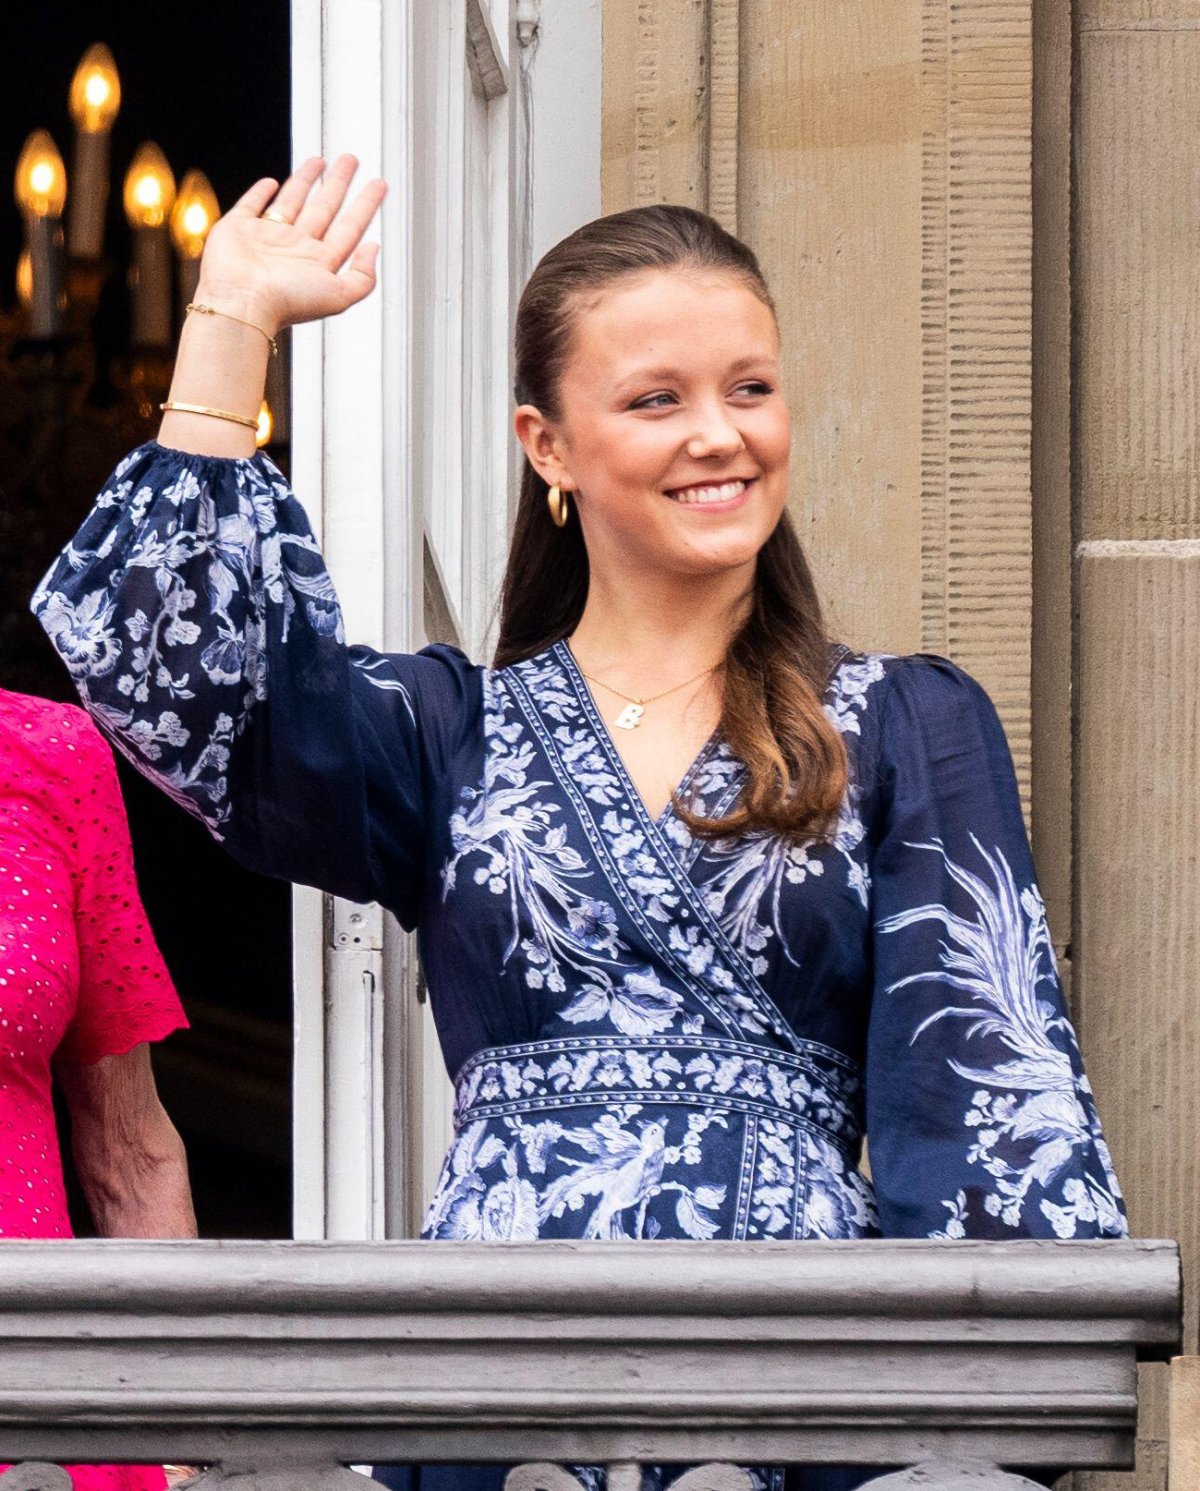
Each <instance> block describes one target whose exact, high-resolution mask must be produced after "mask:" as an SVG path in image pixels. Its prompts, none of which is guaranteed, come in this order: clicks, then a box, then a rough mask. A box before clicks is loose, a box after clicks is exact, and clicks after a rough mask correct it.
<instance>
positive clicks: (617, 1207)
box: [538, 1113, 667, 1238]
mask: <svg viewBox="0 0 1200 1491" xmlns="http://www.w3.org/2000/svg"><path fill="white" fill-rule="evenodd" d="M563 1139H564V1140H567V1141H569V1142H570V1143H572V1144H577V1145H578V1146H579V1148H580V1149H582V1150H583V1151H584V1152H585V1154H589V1155H594V1156H595V1158H594V1159H592V1160H584V1159H579V1158H575V1157H573V1156H563V1157H562V1159H563V1163H564V1164H566V1165H568V1166H569V1167H570V1169H569V1171H568V1173H567V1174H566V1175H561V1176H559V1178H558V1179H557V1180H556V1181H554V1182H553V1183H552V1184H551V1185H549V1186H548V1187H547V1188H546V1192H545V1194H544V1195H543V1196H542V1199H541V1203H540V1205H539V1207H538V1213H539V1216H540V1218H541V1220H543V1221H544V1220H545V1219H546V1218H547V1217H550V1216H561V1215H562V1212H563V1210H564V1209H567V1210H570V1211H578V1210H579V1209H580V1207H582V1206H583V1204H584V1202H585V1201H586V1199H587V1198H588V1197H591V1196H596V1197H598V1198H599V1200H598V1202H597V1205H596V1208H595V1210H594V1211H593V1212H592V1214H591V1216H590V1217H589V1218H588V1221H587V1225H586V1227H585V1228H584V1231H583V1236H584V1237H589V1238H620V1237H629V1236H630V1235H631V1234H630V1233H629V1232H628V1231H627V1230H626V1227H625V1223H624V1220H623V1218H622V1213H624V1212H626V1211H629V1210H631V1209H632V1208H634V1207H637V1208H640V1211H641V1215H640V1216H639V1218H638V1225H637V1228H636V1230H635V1231H634V1232H633V1234H632V1235H633V1236H635V1237H636V1236H639V1235H640V1233H641V1231H642V1226H643V1224H644V1220H645V1208H646V1205H647V1204H648V1203H649V1201H650V1200H651V1199H652V1198H653V1197H654V1196H655V1195H656V1194H657V1192H658V1190H659V1189H660V1186H661V1182H662V1176H663V1169H664V1166H665V1164H666V1139H667V1136H666V1128H665V1126H664V1125H663V1124H662V1123H646V1124H643V1125H642V1126H641V1129H640V1132H638V1133H633V1132H631V1131H630V1130H629V1129H626V1128H623V1127H622V1126H621V1123H620V1121H619V1119H618V1118H617V1117H616V1115H615V1114H611V1113H606V1114H605V1115H604V1117H603V1118H601V1119H600V1121H599V1122H598V1123H597V1124H595V1125H594V1127H592V1128H590V1129H568V1130H567V1131H566V1133H564V1134H563Z"/></svg>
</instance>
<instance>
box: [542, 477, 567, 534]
mask: <svg viewBox="0 0 1200 1491" xmlns="http://www.w3.org/2000/svg"><path fill="white" fill-rule="evenodd" d="M546 501H547V503H548V504H549V506H550V516H551V517H552V518H553V519H554V526H555V527H556V528H565V527H566V526H567V519H568V518H569V517H570V515H571V509H570V508H569V507H568V506H567V494H566V493H565V492H564V491H563V489H562V488H561V487H560V486H557V485H555V486H553V487H551V488H550V490H549V491H548V492H547V493H546Z"/></svg>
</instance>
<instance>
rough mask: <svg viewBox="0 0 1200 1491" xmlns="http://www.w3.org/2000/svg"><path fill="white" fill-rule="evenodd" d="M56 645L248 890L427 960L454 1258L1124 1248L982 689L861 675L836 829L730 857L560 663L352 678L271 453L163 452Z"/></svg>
mask: <svg viewBox="0 0 1200 1491" xmlns="http://www.w3.org/2000/svg"><path fill="white" fill-rule="evenodd" d="M35 609H36V611H37V613H38V615H39V617H40V619H41V621H42V624H43V626H44V627H45V629H46V631H47V633H48V634H49V636H50V638H51V640H52V641H53V642H54V644H55V646H56V647H57V648H58V650H59V652H60V653H61V655H62V656H63V658H64V660H65V661H66V663H67V665H68V666H69V667H70V669H71V671H72V673H73V674H74V676H75V679H76V682H77V683H78V685H79V688H80V692H81V694H82V696H83V698H84V701H85V703H86V704H87V705H88V707H89V708H90V709H91V711H92V713H93V715H94V716H95V718H96V719H97V720H98V721H99V723H100V724H101V725H102V726H103V727H104V729H105V730H106V731H107V732H108V733H109V734H110V735H111V736H112V738H113V739H114V741H115V742H116V743H117V745H118V746H119V747H120V748H121V749H122V750H123V751H125V753H126V754H127V755H128V756H129V757H130V759H131V760H132V761H133V762H134V763H135V765H137V766H138V767H139V768H140V769H141V770H142V771H143V772H144V773H145V774H146V775H148V776H149V777H151V778H152V779H153V780H154V781H155V782H157V783H158V785H159V786H160V787H162V788H163V790H164V791H166V792H167V793H169V794H170V795H171V796H172V797H173V798H174V799H175V800H176V801H177V802H179V803H181V804H182V805H183V806H184V807H186V808H187V809H188V810H189V811H191V812H193V813H195V814H197V815H198V816H199V817H201V818H202V819H203V820H204V821H205V823H206V824H207V825H208V827H209V829H210V830H211V831H212V833H213V834H214V835H215V836H216V837H217V838H219V839H220V840H222V841H223V843H224V844H225V845H226V846H227V848H228V849H229V850H230V851H231V852H232V853H233V854H234V855H235V856H236V857H237V858H238V859H239V860H241V861H242V862H243V863H244V864H246V865H248V866H250V867H251V868H253V869H256V870H260V871H264V872H266V873H268V874H272V875H277V876H281V877H284V878H287V879H291V880H296V881H301V882H305V883H308V884H311V885H316V886H320V887H321V888H323V889H325V890H327V891H330V892H333V893H335V894H337V895H339V896H344V897H347V898H349V899H351V900H354V901H370V900H376V901H379V902H381V903H382V904H383V905H384V906H385V907H387V908H388V909H390V910H391V911H392V912H393V913H394V914H395V915H396V916H397V917H398V919H399V920H400V922H401V923H402V924H403V925H404V926H405V927H407V928H410V929H412V928H415V929H416V930H417V931H418V933H419V937H420V951H421V957H422V961H423V966H424V970H425V978H426V983H427V985H428V989H429V996H430V1000H431V1004H432V1008H433V1013H434V1017H435V1020H436V1023H437V1028H438V1034H439V1038H440V1041H441V1045H442V1049H443V1052H444V1055H445V1059H446V1064H447V1068H448V1070H449V1071H450V1073H451V1075H452V1076H453V1077H454V1079H455V1088H456V1127H455V1133H456V1137H455V1140H454V1143H453V1145H452V1148H451V1151H450V1153H449V1155H448V1156H447V1159H446V1164H445V1167H444V1170H443V1172H442V1176H441V1180H440V1183H439V1185H438V1187H437V1190H436V1194H435V1196H434V1198H433V1202H432V1205H431V1208H430V1211H429V1215H428V1218H427V1222H426V1233H427V1235H429V1236H431V1237H435V1238H485V1239H489V1238H494V1239H532V1238H539V1237H596V1238H608V1237H641V1238H654V1237H690V1238H697V1239H706V1238H714V1237H721V1238H751V1239H753V1238H771V1239H784V1238H805V1237H820V1238H842V1237H862V1236H871V1235H875V1234H878V1233H881V1234H882V1235H884V1236H889V1237H925V1236H932V1237H945V1238H961V1237H968V1236H969V1237H992V1238H1006V1237H1007V1238H1015V1237H1062V1238H1067V1237H1096V1236H1119V1235H1121V1234H1122V1233H1123V1232H1124V1230H1125V1222H1124V1213H1123V1208H1122V1205H1121V1201H1120V1195H1119V1191H1118V1189H1117V1185H1116V1181H1115V1179H1114V1176H1113V1173H1112V1167H1111V1164H1110V1162H1109V1157H1108V1152H1107V1149H1106V1147H1105V1144H1104V1140H1103V1138H1102V1136H1101V1132H1100V1128H1099V1124H1098V1121H1097V1117H1096V1112H1095V1107H1094V1104H1093V1101H1092V1097H1091V1094H1090V1092H1089V1088H1088V1084H1087V1080H1086V1077H1085V1075H1084V1072H1083V1069H1082V1065H1081V1062H1080V1058H1079V1052H1078V1048H1077V1045H1076V1042H1075V1037H1074V1034H1073V1032H1072V1029H1071V1025H1070V1021H1069V1018H1068V1014H1067V1010H1066V1007H1065V1004H1064V1000H1063V995H1062V990H1061V987H1060V984H1059V981H1058V976H1057V973H1056V970H1055V964H1054V955H1053V950H1052V947H1051V942H1050V937H1049V934H1048V931H1047V926H1046V917H1045V911H1044V907H1043V904H1042V900H1041V897H1040V895H1039V893H1038V890H1037V886H1036V882H1035V878H1034V873H1033V866H1032V863H1031V858H1030V853H1029V848H1028V843H1027V840H1026V837H1025V831H1024V826H1023V821H1022V816H1021V810H1020V805H1019V799H1018V794H1017V788H1016V783H1015V779H1014V774H1013V769H1012V764H1011V761H1010V758H1009V754H1008V750H1007V746H1006V744H1005V740H1004V735H1003V732H1002V729H1001V727H1000V724H999V721H998V719H997V716H996V713H995V711H994V709H993V708H992V706H991V704H990V702H989V700H988V698H987V696H986V695H985V694H984V692H983V691H982V690H981V689H980V688H979V686H978V685H977V684H975V683H974V682H973V681H972V680H971V679H970V678H969V677H968V676H967V675H966V674H964V673H963V672H962V671H961V670H960V669H958V668H957V667H955V666H954V665H953V664H952V663H950V662H947V661H946V660H944V659H941V658H936V657H927V656H916V657H907V658H899V657H886V656H879V655H871V654H861V653H854V652H851V651H849V650H848V649H844V648H838V649H834V650H833V652H832V653H831V657H830V672H829V683H828V688H827V692H826V698H825V708H826V712H827V714H828V716H829V718H830V719H831V720H832V721H833V723H834V724H835V725H836V727H837V729H838V730H839V731H840V732H841V735H842V738H843V740H844V741H845V744H846V748H847V753H848V758H849V765H850V786H849V789H848V791H847V793H846V796H845V799H844V801H843V804H842V808H841V813H840V816H839V819H838V822H837V824H836V828H835V830H834V831H833V832H832V833H831V834H830V835H829V836H828V837H827V838H826V839H824V840H821V841H813V842H809V843H791V842H788V841H786V840H784V839H781V838H779V837H776V836H772V835H770V834H765V833H751V834H747V835H744V836H742V837H740V838H716V839H705V838H700V837H696V836H693V835H692V834H691V832H690V831H689V830H688V828H687V827H686V826H685V824H684V823H683V821H682V820H681V819H680V817H679V816H678V814H677V812H676V811H675V808H674V807H673V806H672V807H668V808H667V809H666V810H665V811H664V812H663V813H662V815H661V816H659V817H658V818H657V819H655V818H652V817H651V815H650V814H649V813H648V812H647V810H646V808H645V807H644V805H643V803H642V801H641V799H640V797H639V796H638V793H637V790H636V788H635V787H634V784H633V782H632V781H631V779H630V777H629V775H628V773H627V772H626V770H625V768H624V766H623V764H622V761H621V758H620V756H619V754H618V752H617V751H616V749H615V748H614V745H613V742H612V740H611V738H610V736H609V735H608V732H607V730H606V727H605V725H604V723H603V721H602V719H601V718H600V716H599V714H598V712H597V710H596V708H595V705H594V704H593V701H592V699H591V696H590V694H589V692H588V689H587V686H586V683H585V681H584V679H583V678H582V676H581V674H580V672H579V670H578V668H577V667H576V665H575V662H574V659H573V657H572V655H571V652H570V649H569V646H568V645H567V644H566V643H565V642H559V643H557V644H555V645H553V646H551V647H549V648H547V649H546V650H545V651H543V652H542V653H540V654H539V655H537V656H535V657H531V658H529V659H527V660H526V661H523V662H519V663H516V664H514V665H511V666H509V667H506V668H502V669H498V670H497V669H489V668H486V667H481V666H477V665H474V664H472V663H470V662H468V660H467V659H466V658H465V657H464V656H463V655H462V654H461V653H460V652H458V651H456V650H455V649H453V648H449V647H444V646H435V647H429V648H426V649H425V650H424V651H422V652H420V653H418V654H415V655H398V654H388V653H381V652H377V651H374V650H372V649H369V648H364V647H350V646H347V645H346V643H345V641H344V639H343V634H342V623H341V616H340V612H339V608H338V602H337V598H336V595H335V593H334V590H333V586H332V583H331V581H330V579H329V576H328V573H327V572H326V569H325V566H324V563H323V560H322V558H321V555H320V552H319V550H318V548H317V545H316V542H315V540H314V538H313V536H312V532H311V529H310V528H309V525H308V522H307V520H306V518H305V515H304V512H303V510H302V508H301V507H300V506H299V504H298V503H297V501H296V499H295V497H294V496H293V495H292V493H291V491H290V490H289V488H288V486H287V484H286V482H285V481H284V479H283V478H282V476H281V475H280V473H279V472H278V471H277V469H276V468H275V467H274V466H272V465H271V463H270V462H269V460H268V459H267V458H266V457H264V456H262V455H259V456H256V457H254V458H252V459H248V460H232V459H218V458H210V457H197V456H189V455H184V454H181V453H179V452H175V451H171V450H168V449H165V448H163V447H161V446H159V445H157V444H150V445H147V446H145V447H143V448H141V449H140V450H138V451H135V452H134V453H133V454H132V455H131V456H129V457H128V458H127V459H126V460H125V461H124V462H123V463H122V464H121V465H120V466H119V467H118V469H117V471H116V472H115V473H114V476H113V478H112V479H111V481H110V483H109V485H108V486H107V487H106V489H105V490H104V492H103V493H102V494H101V495H100V498H99V499H98V502H97V504H96V507H95V509H94V511H93V513H92V514H91V516H90V517H89V518H88V519H87V521H86V522H85V524H84V526H83V527H82V529H81V530H80V532H79V534H78V535H77V536H76V538H75V539H74V541H73V542H72V544H71V545H69V546H68V548H67V549H66V551H65V552H64V554H63V556H62V557H61V558H60V560H59V561H58V562H57V564H56V565H55V566H54V567H53V569H52V570H51V571H50V573H49V574H48V575H47V577H46V579H45V581H44V582H43V584H42V586H41V587H40V589H39V591H38V594H37V596H36V597H35ZM742 773H743V768H742V766H741V764H740V763H739V762H738V761H737V760H736V759H734V758H733V756H732V755H731V753H730V751H729V749H728V748H727V746H726V744H725V742H724V741H723V739H722V738H721V737H720V735H719V734H718V735H716V736H714V738H713V739H712V740H710V741H709V742H708V744H707V745H706V746H705V747H704V749H703V750H702V751H701V753H700V755H699V757H698V758H697V760H696V761H695V762H694V763H693V765H692V767H691V768H690V770H689V771H688V773H687V775H686V777H685V778H684V780H683V781H682V782H681V783H680V786H679V791H678V793H677V799H678V800H679V801H683V802H686V803H687V804H688V805H689V806H691V807H692V808H693V809H695V810H698V811H700V812H702V813H704V814H705V815H708V816H720V815H721V814H722V813H723V812H724V811H726V810H727V809H728V807H729V805H730V804H731V803H733V802H734V800H735V799H736V798H737V795H738V792H739V790H740V785H741V779H742ZM864 1135H866V1136H869V1145H870V1159H871V1163H870V1171H871V1179H870V1180H868V1179H867V1178H866V1176H865V1175H864V1174H863V1173H862V1172H861V1171H860V1168H859V1158H860V1152H861V1149H862V1141H863V1138H864Z"/></svg>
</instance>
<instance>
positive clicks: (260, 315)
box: [192, 275, 282, 337]
mask: <svg viewBox="0 0 1200 1491" xmlns="http://www.w3.org/2000/svg"><path fill="white" fill-rule="evenodd" d="M192 299H193V301H194V303H195V304H197V305H207V306H211V307H212V309H213V310H215V311H225V312H226V313H227V314H229V315H231V316H234V317H236V318H237V319H238V320H241V321H247V322H249V323H250V325H251V326H256V327H258V328H259V329H260V330H261V331H263V332H265V334H266V335H267V336H269V337H275V336H278V335H279V332H280V330H281V328H282V322H281V321H280V319H279V316H278V313H277V312H276V311H275V309H274V307H273V306H272V305H271V301H270V298H269V297H268V296H266V295H264V294H263V293H262V291H261V290H254V289H250V288H247V287H246V286H244V285H237V284H229V283H226V282H224V281H222V280H215V279H206V278H205V277H204V276H203V275H201V277H200V281H199V283H198V284H197V286H196V293H195V295H194V296H193V297H192Z"/></svg>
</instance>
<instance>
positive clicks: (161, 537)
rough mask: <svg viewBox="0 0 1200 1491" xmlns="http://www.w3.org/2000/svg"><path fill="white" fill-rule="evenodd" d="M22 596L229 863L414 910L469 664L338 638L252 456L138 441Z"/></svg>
mask: <svg viewBox="0 0 1200 1491" xmlns="http://www.w3.org/2000/svg"><path fill="white" fill-rule="evenodd" d="M33 608H34V611H35V613H36V614H37V616H38V618H39V620H40V621H41V623H42V626H43V627H44V628H45V630H46V632H47V634H48V635H49V637H50V639H51V641H52V642H53V644H54V646H55V647H56V648H57V650H58V652H59V653H60V655H61V656H62V658H63V660H64V661H65V663H66V664H67V667H68V668H69V669H70V671H71V673H72V675H73V677H74V680H75V683H76V685H77V687H78V689H79V692H80V695H81V696H82V698H83V701H84V703H85V705H86V706H87V708H88V709H89V710H90V711H91V713H92V714H93V716H94V717H95V718H96V720H97V721H98V722H99V723H100V724H101V725H102V726H103V728H104V729H105V731H106V732H107V733H108V734H109V735H110V736H111V737H112V738H113V739H114V741H115V742H116V743H117V745H118V746H119V747H120V748H121V749H122V750H123V751H124V752H125V754H126V755H128V756H129V758H130V759H131V760H132V761H133V763H134V764H135V765H136V766H137V767H138V768H139V770H141V771H142V772H143V773H144V774H145V775H147V776H148V777H150V778H151V779H152V780H153V781H154V782H155V783H156V784H157V785H158V786H159V787H160V788H162V790H163V791H164V792H166V793H168V794H169V795H170V796H171V797H172V798H173V799H174V800H175V801H176V802H178V803H180V804H181V805H182V806H183V807H185V808H186V809H188V810H189V811H190V812H192V813H193V814H195V815H196V816H198V817H199V818H201V819H202V820H203V821H204V822H205V824H206V825H207V826H208V828H209V830H210V831H211V832H212V833H213V835H214V836H215V837H216V838H218V839H219V840H221V841H222V843H223V844H224V845H225V846H226V847H227V848H228V849H229V850H230V851H231V852H232V853H233V854H234V855H235V857H236V858H238V859H239V860H240V861H241V862H242V863H243V864H245V865H247V866H248V867H250V868H251V869H254V870H258V871H260V872H262V873H264V874H269V875H274V876H278V877H279V878H281V879H286V880H295V881H301V882H304V883H306V884H310V885H316V886H319V887H321V888H322V889H324V890H328V891H331V892H333V893H335V894H337V895H341V896H345V897H347V898H349V899H351V900H354V901H371V900H377V901H380V902H382V903H383V904H384V905H386V906H388V907H389V908H390V909H391V910H393V911H394V912H395V913H396V914H397V916H398V917H399V918H400V920H401V921H402V922H403V923H404V925H405V926H408V927H410V928H411V927H412V926H413V925H414V924H415V923H416V921H417V919H418V916H419V909H420V899H421V890H422V884H423V879H424V874H425V868H426V867H425V847H426V841H427V838H428V836H429V803H430V795H431V792H432V790H433V787H434V785H435V784H436V782H438V781H439V780H440V779H441V776H442V774H443V767H444V762H445V759H446V753H447V751H448V750H449V749H450V747H451V745H452V743H453V741H454V740H456V739H457V738H458V737H459V735H460V733H461V731H462V730H463V729H464V728H465V726H466V724H467V722H468V721H469V720H470V718H471V717H472V710H473V709H476V712H477V706H478V701H479V699H480V695H481V689H480V684H479V679H478V676H477V675H478V672H479V670H477V669H472V668H471V666H470V665H469V664H468V663H467V661H466V659H465V658H464V657H463V656H462V654H461V653H459V652H457V651H456V650H455V649H452V648H444V647H443V648H428V649H426V651H425V652H424V653H421V654H417V655H415V656H410V655H395V654H382V653H379V652H375V651H372V650H371V649H369V648H362V647H357V648H352V647H348V646H347V645H346V643H345V639H344V635H343V628H342V618H341V612H340V608H339V605H338V599H337V595H336V594H335V592H334V588H333V583H332V581H331V579H330V577H329V574H328V572H327V570H326V568H325V563H324V560H323V558H322V556H321V553H320V550H319V548H318V546H317V543H316V540H315V538H314V536H313V534H312V530H311V528H310V527H309V524H308V520H307V518H306V516H305V513H304V511H303V509H302V508H301V506H300V504H299V503H298V502H297V500H296V498H295V497H294V495H293V494H292V492H291V490H290V488H289V487H288V484H287V482H286V481H285V480H284V478H283V476H282V475H281V474H280V472H279V471H278V469H277V468H276V467H275V466H274V465H272V463H271V462H270V461H269V460H268V459H267V458H266V457H265V456H264V455H262V454H259V455H256V456H254V457H252V458H248V459H232V458H218V457H206V456H194V455H187V454H184V453H181V452H179V451H173V450H169V449H167V448H165V447H163V446H160V445H158V444H157V443H151V444H149V445H146V446H143V447H141V448H140V449H139V450H136V451H134V452H133V453H132V454H131V455H130V456H128V457H127V458H126V459H125V460H124V461H123V462H122V463H121V465H120V466H118V468H117V470H116V471H115V472H114V474H113V476H112V478H111V479H110V481H109V483H108V484H107V486H106V487H105V489H104V491H103V492H102V493H101V494H100V496H99V498H98V499H97V502H96V505H95V507H94V509H93V511H92V513H91V514H90V516H89V517H88V518H87V520H86V521H85V523H84V524H83V527H82V528H81V529H80V531H79V533H78V534H77V535H76V537H75V538H74V540H73V541H72V542H71V543H70V544H69V545H68V546H67V548H66V549H65V551H64V552H63V554H62V555H61V556H60V558H59V559H58V561H57V562H56V564H55V565H54V566H53V567H52V569H51V570H50V572H49V574H48V575H47V576H46V578H45V579H44V580H43V582H42V584H41V585H40V587H39V588H38V591H37V593H36V594H35V596H34V599H33Z"/></svg>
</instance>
